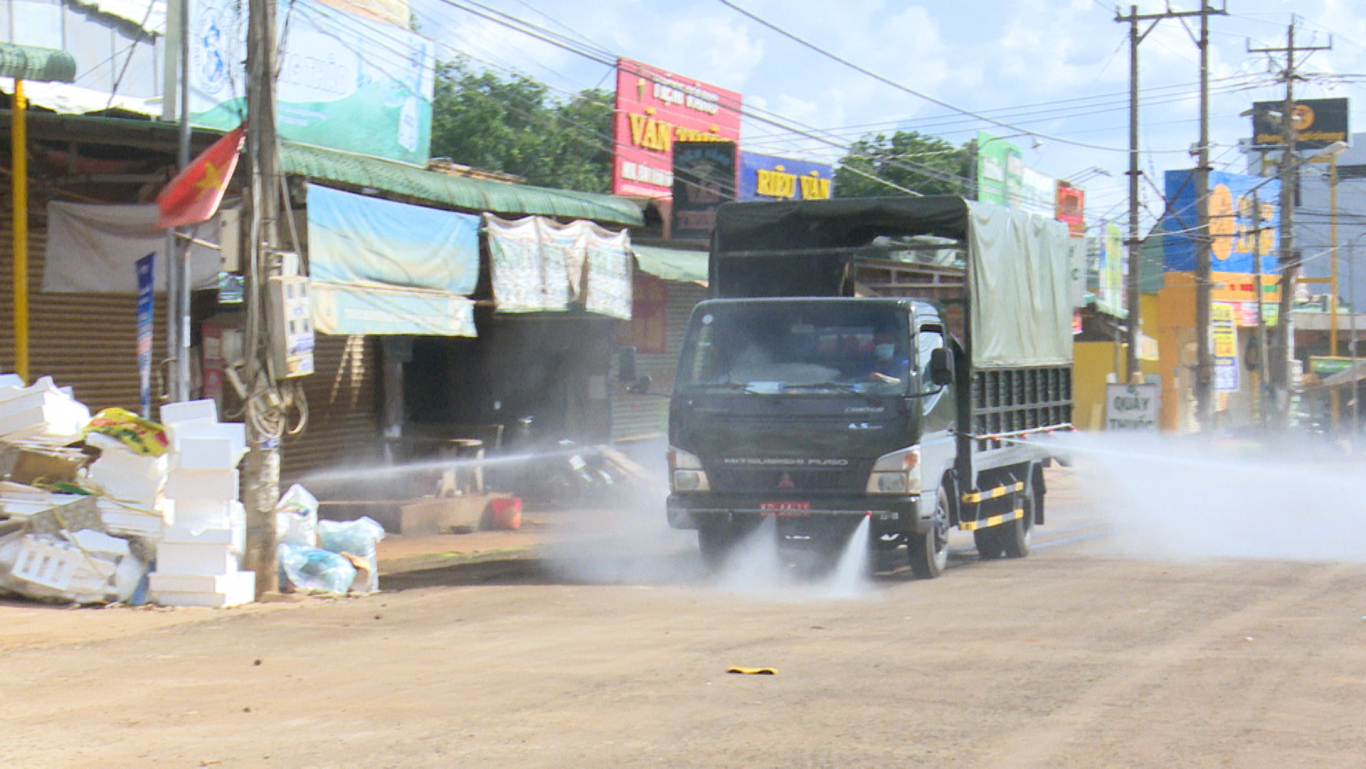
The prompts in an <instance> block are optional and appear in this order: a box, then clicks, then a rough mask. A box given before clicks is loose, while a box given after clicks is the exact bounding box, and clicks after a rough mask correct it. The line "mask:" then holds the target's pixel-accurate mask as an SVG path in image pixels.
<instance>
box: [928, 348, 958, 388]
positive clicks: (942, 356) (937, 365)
mask: <svg viewBox="0 0 1366 769" xmlns="http://www.w3.org/2000/svg"><path fill="white" fill-rule="evenodd" d="M930 381H931V382H933V383H935V384H937V385H939V386H940V387H947V386H949V385H951V384H953V359H952V358H951V357H950V355H949V351H948V349H947V348H944V347H937V348H935V350H934V351H933V352H931V353H930Z"/></svg>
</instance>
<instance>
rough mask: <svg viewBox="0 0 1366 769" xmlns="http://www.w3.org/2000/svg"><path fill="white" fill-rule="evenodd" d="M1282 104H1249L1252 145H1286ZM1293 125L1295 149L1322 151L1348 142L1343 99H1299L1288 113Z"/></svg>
mask: <svg viewBox="0 0 1366 769" xmlns="http://www.w3.org/2000/svg"><path fill="white" fill-rule="evenodd" d="M1284 108H1285V102H1283V101H1259V102H1253V104H1252V143H1253V144H1259V145H1277V144H1285V132H1284V125H1283V123H1282V117H1281V111H1282V110H1283V109H1284ZM1290 114H1291V116H1292V119H1293V120H1294V125H1295V148H1296V149H1302V150H1315V149H1323V148H1324V147H1327V146H1328V145H1330V144H1332V143H1333V142H1345V141H1350V138H1349V137H1350V136H1351V133H1350V132H1349V131H1348V130H1347V100H1346V99H1301V100H1300V101H1298V102H1295V108H1294V110H1293V111H1292V112H1291V113H1290Z"/></svg>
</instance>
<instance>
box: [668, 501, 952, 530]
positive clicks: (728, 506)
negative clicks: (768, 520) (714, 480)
mask: <svg viewBox="0 0 1366 769" xmlns="http://www.w3.org/2000/svg"><path fill="white" fill-rule="evenodd" d="M805 505H809V507H805ZM666 509H667V511H668V516H669V525H670V526H672V527H673V528H675V529H696V528H697V526H698V522H699V521H705V520H708V519H713V520H715V519H724V520H731V519H734V518H742V517H758V518H764V517H768V516H777V517H778V518H815V517H818V516H865V515H866V516H870V517H872V519H873V522H874V523H875V524H876V525H877V528H879V529H881V530H884V531H901V532H907V533H910V532H915V533H924V532H926V531H928V530H929V529H930V520H929V519H928V518H927V519H925V520H921V518H920V497H919V496H918V495H911V496H872V495H869V496H847V497H818V498H814V499H811V500H810V501H809V502H808V501H805V500H804V501H802V502H800V503H793V502H790V501H786V500H776V501H770V500H761V499H759V498H758V497H755V496H752V495H748V494H670V495H669V500H668V503H667V507H666ZM930 512H932V511H927V515H928V514H929V513H930Z"/></svg>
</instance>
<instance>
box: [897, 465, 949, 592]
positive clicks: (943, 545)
mask: <svg viewBox="0 0 1366 769" xmlns="http://www.w3.org/2000/svg"><path fill="white" fill-rule="evenodd" d="M950 493H951V489H950V486H949V481H948V479H947V478H946V479H945V480H944V481H943V482H941V483H940V484H939V492H938V493H937V494H935V495H934V519H933V521H932V525H931V526H930V530H929V531H927V532H925V533H924V534H908V535H906V554H907V557H908V558H909V560H910V564H911V573H912V574H914V575H915V576H916V578H917V579H934V578H935V577H938V576H939V575H940V574H943V573H944V567H945V566H947V565H948V562H949V494H950Z"/></svg>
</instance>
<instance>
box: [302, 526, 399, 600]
mask: <svg viewBox="0 0 1366 769" xmlns="http://www.w3.org/2000/svg"><path fill="white" fill-rule="evenodd" d="M381 539H384V527H383V526H381V525H379V523H377V522H376V521H374V520H373V519H371V518H369V517H364V518H360V519H357V520H354V521H318V545H319V547H321V548H323V549H324V550H331V551H332V552H334V553H346V554H347V555H353V556H355V557H357V558H364V559H365V562H366V564H367V565H368V566H369V567H370V574H369V577H370V579H369V585H368V588H369V592H371V593H373V592H375V591H376V590H379V563H378V553H377V548H378V545H379V541H380V540H381Z"/></svg>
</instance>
